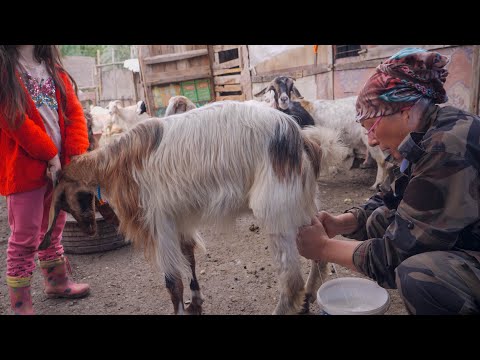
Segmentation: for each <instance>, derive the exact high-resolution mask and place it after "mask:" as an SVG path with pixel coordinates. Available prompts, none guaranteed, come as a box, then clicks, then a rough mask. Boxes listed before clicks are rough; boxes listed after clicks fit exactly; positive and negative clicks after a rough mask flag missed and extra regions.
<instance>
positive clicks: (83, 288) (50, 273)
mask: <svg viewBox="0 0 480 360" xmlns="http://www.w3.org/2000/svg"><path fill="white" fill-rule="evenodd" d="M39 263H40V269H41V270H42V273H43V276H44V278H45V294H47V296H48V297H49V298H59V297H62V298H81V297H84V296H87V295H88V294H89V293H90V285H88V284H76V283H74V282H73V281H71V280H70V279H69V278H68V275H67V268H68V272H69V274H70V275H71V274H72V270H71V269H70V265H69V263H68V260H67V258H66V257H64V256H61V257H59V258H57V259H54V260H48V261H39Z"/></svg>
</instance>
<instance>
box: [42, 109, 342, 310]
mask: <svg viewBox="0 0 480 360" xmlns="http://www.w3.org/2000/svg"><path fill="white" fill-rule="evenodd" d="M343 151H344V147H343V146H342V145H340V144H339V143H337V138H336V135H335V133H334V132H333V131H331V130H329V129H320V128H317V127H315V128H314V127H311V128H305V129H301V128H300V127H299V126H298V124H297V123H296V122H295V121H294V120H293V119H292V117H290V116H289V115H286V114H284V113H282V112H280V111H277V110H275V109H272V108H269V107H265V106H261V105H254V104H251V103H250V104H245V103H241V102H235V101H224V102H217V103H213V104H210V105H206V106H204V107H202V108H198V109H194V110H191V111H189V112H186V113H182V114H176V115H172V116H168V117H165V118H161V119H160V118H151V119H149V120H146V121H143V122H141V123H139V124H138V125H136V126H135V127H134V128H132V129H131V130H129V131H128V132H126V133H125V134H123V135H122V136H120V137H119V138H118V139H116V140H115V141H114V142H112V143H111V144H108V145H106V146H105V147H103V148H100V149H97V150H94V151H92V152H90V153H87V154H84V155H82V156H79V157H77V158H76V159H75V160H74V161H72V163H71V164H70V165H69V166H67V167H66V168H65V169H64V170H63V172H62V174H61V175H60V177H59V182H58V184H57V186H56V188H55V193H54V200H53V202H52V206H53V207H54V208H55V211H56V214H58V212H59V211H60V210H64V211H67V212H70V213H71V214H72V215H73V217H74V218H75V219H76V220H77V221H78V223H79V225H80V227H82V229H83V230H84V231H85V232H87V233H89V234H93V233H94V232H95V231H96V227H95V208H94V202H93V197H94V196H93V194H94V190H95V189H96V187H97V186H98V185H99V186H100V187H101V188H102V189H103V190H102V191H104V193H105V194H106V198H107V199H108V201H109V203H110V204H111V205H112V207H113V208H114V210H115V212H116V214H117V216H118V218H119V221H120V225H119V230H120V231H121V232H122V233H123V234H124V235H125V237H126V238H128V239H130V240H132V243H133V244H134V245H137V246H141V247H143V249H144V252H145V255H146V258H147V259H148V260H150V261H151V262H152V263H153V264H154V265H156V266H157V267H158V270H159V271H163V272H164V273H165V279H166V286H167V289H168V290H169V292H170V296H171V298H172V302H173V306H174V311H175V314H178V313H183V312H184V310H185V309H184V305H183V284H182V277H186V278H187V279H188V280H189V281H190V289H191V291H192V301H191V304H190V305H189V307H188V308H187V309H186V311H187V312H188V313H193V314H200V313H201V304H202V302H203V298H202V295H201V292H200V287H199V285H198V282H197V279H196V276H195V260H194V248H195V247H196V246H199V247H203V242H202V240H201V238H200V236H199V234H198V232H197V229H198V228H199V226H200V225H202V224H210V223H211V224H220V225H221V224H231V222H232V221H234V220H235V218H236V217H238V216H239V215H240V214H242V213H245V212H248V211H249V210H251V211H253V214H254V216H255V217H256V218H257V220H258V221H259V222H260V224H261V226H262V227H263V228H264V229H265V231H266V232H267V233H268V234H269V236H270V240H271V245H272V246H271V248H272V252H273V258H274V263H275V265H276V266H277V271H278V277H279V286H280V298H279V302H278V304H277V307H276V309H275V311H274V314H288V313H298V311H299V310H300V308H301V306H302V301H304V300H305V297H304V296H307V297H309V296H310V301H312V300H311V299H312V297H313V299H314V297H315V295H316V289H306V290H305V287H304V281H303V278H302V274H301V266H300V265H301V263H300V256H299V254H298V251H297V248H296V241H295V239H296V233H297V229H298V227H299V226H301V225H305V224H307V223H310V219H311V217H312V216H313V215H314V214H315V212H316V211H317V207H316V204H315V197H316V186H317V177H318V174H319V171H320V167H323V166H329V165H332V164H329V161H332V162H333V163H335V162H337V161H339V160H340V159H341V157H342V152H343ZM51 220H52V221H50V225H52V223H53V219H51ZM47 238H48V237H47V236H45V239H46V241H48V239H47ZM43 246H45V244H43ZM314 268H315V269H314ZM323 268H324V269H325V266H324V267H323ZM313 270H318V269H316V267H312V271H313ZM316 277H318V273H317V275H316ZM309 283H312V284H314V283H315V285H311V286H317V285H318V282H316V281H312V280H311V279H310V278H309ZM307 288H308V284H307ZM303 305H304V306H305V304H303Z"/></svg>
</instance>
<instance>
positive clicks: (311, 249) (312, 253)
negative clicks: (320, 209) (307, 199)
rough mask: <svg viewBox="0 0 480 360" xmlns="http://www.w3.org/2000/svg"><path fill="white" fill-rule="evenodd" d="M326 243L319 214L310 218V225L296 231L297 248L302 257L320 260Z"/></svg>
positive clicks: (325, 234) (326, 238)
mask: <svg viewBox="0 0 480 360" xmlns="http://www.w3.org/2000/svg"><path fill="white" fill-rule="evenodd" d="M327 241H328V235H327V232H326V231H325V228H324V227H323V225H322V222H321V220H320V213H319V214H317V215H315V217H313V218H312V223H311V225H309V226H308V225H307V226H302V227H300V228H299V229H298V234H297V248H298V251H299V253H300V255H302V256H303V257H305V258H307V259H311V260H321V259H322V250H323V248H324V247H325V245H326V243H327Z"/></svg>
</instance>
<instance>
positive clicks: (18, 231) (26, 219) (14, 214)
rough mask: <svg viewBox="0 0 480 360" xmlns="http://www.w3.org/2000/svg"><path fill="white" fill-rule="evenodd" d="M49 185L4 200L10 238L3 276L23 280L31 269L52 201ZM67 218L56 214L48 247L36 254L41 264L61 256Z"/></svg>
mask: <svg viewBox="0 0 480 360" xmlns="http://www.w3.org/2000/svg"><path fill="white" fill-rule="evenodd" d="M52 194H53V187H52V183H51V182H48V184H47V185H45V186H43V187H41V188H40V189H36V190H33V191H27V192H23V193H16V194H12V195H9V196H7V207H8V223H9V225H10V231H11V234H10V237H9V238H8V248H7V275H8V276H16V277H27V276H30V275H32V273H33V270H34V269H35V254H36V253H37V248H38V246H39V245H40V243H41V242H42V240H43V236H44V235H45V233H46V232H47V227H48V215H49V211H50V203H51V201H52ZM66 220H67V214H66V213H65V212H63V211H61V212H60V214H59V215H58V218H57V222H56V226H55V229H54V230H53V232H52V242H51V244H50V247H49V248H48V249H46V250H43V251H38V259H39V260H41V261H46V260H52V259H56V258H58V257H60V256H61V255H62V254H63V246H62V244H61V243H60V241H61V239H62V232H63V228H64V226H65V222H66Z"/></svg>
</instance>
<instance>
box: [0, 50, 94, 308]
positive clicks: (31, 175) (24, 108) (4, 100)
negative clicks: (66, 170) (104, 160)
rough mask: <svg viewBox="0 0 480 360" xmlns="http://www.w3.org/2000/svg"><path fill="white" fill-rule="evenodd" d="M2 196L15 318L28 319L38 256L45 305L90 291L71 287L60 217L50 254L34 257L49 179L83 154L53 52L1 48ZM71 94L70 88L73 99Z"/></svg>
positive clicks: (79, 117) (73, 108) (80, 120)
mask: <svg viewBox="0 0 480 360" xmlns="http://www.w3.org/2000/svg"><path fill="white" fill-rule="evenodd" d="M0 69H1V70H0V84H2V85H1V86H0V158H1V159H2V161H0V194H1V195H3V196H6V197H7V207H8V222H9V225H10V230H11V234H10V237H9V239H8V248H7V285H8V287H9V293H10V300H11V306H12V310H13V312H14V313H15V314H34V311H33V308H32V298H31V294H30V282H31V278H32V274H33V270H34V269H35V262H34V257H35V254H36V253H38V260H39V264H40V268H41V271H42V273H43V275H44V277H45V293H46V294H47V295H48V296H49V297H66V298H78V297H83V296H86V295H88V294H89V292H90V287H89V285H88V284H76V283H74V282H72V281H71V280H70V279H69V277H68V275H67V273H66V270H67V267H68V262H67V259H66V258H65V257H64V256H63V246H62V244H61V238H62V231H63V227H64V225H65V221H66V213H64V212H62V213H61V215H60V216H59V217H58V219H57V223H56V227H55V229H54V231H53V234H52V242H51V245H50V247H49V248H48V249H46V250H44V251H38V246H39V244H40V243H41V241H42V239H43V236H44V234H45V232H46V230H47V226H48V215H49V214H48V213H49V208H50V203H51V200H52V192H53V191H52V190H53V182H52V181H53V179H54V178H55V175H56V173H57V172H58V171H59V170H60V169H61V168H62V166H65V165H67V164H68V163H69V162H70V160H71V158H72V157H73V156H76V155H80V154H82V153H84V152H86V150H87V148H88V146H89V141H88V134H87V126H86V120H85V116H84V113H83V109H82V107H81V104H80V102H79V100H78V98H77V96H76V83H75V81H74V80H73V79H72V78H71V76H70V75H69V74H68V73H67V72H66V70H65V69H64V68H63V66H62V63H61V60H60V53H59V51H58V48H57V47H56V46H55V45H0ZM73 86H75V91H74V88H73Z"/></svg>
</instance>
